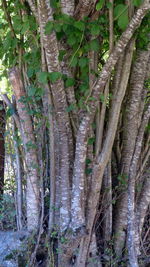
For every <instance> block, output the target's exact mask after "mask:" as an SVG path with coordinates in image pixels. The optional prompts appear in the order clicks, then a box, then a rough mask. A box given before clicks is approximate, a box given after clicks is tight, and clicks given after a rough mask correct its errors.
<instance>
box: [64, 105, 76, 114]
mask: <svg viewBox="0 0 150 267" xmlns="http://www.w3.org/2000/svg"><path fill="white" fill-rule="evenodd" d="M72 110H75V106H74V104H71V105H70V106H68V107H67V108H66V111H67V112H70V111H72Z"/></svg>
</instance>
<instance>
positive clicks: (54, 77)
mask: <svg viewBox="0 0 150 267" xmlns="http://www.w3.org/2000/svg"><path fill="white" fill-rule="evenodd" d="M61 76H62V74H61V73H60V72H57V71H54V72H51V73H49V74H48V77H49V79H50V81H51V82H52V83H55V82H56V81H57V80H59V79H60V78H61Z"/></svg>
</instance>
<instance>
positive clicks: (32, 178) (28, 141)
mask: <svg viewBox="0 0 150 267" xmlns="http://www.w3.org/2000/svg"><path fill="white" fill-rule="evenodd" d="M9 80H10V83H11V85H12V88H13V91H14V94H15V97H16V103H17V110H18V114H19V118H20V123H21V128H22V131H21V134H22V140H23V144H24V149H25V161H26V167H27V196H26V201H27V226H28V230H37V228H38V225H39V173H38V158H37V151H36V143H35V136H34V130H33V126H32V120H31V117H30V115H29V113H28V106H27V105H26V104H25V103H23V100H22V99H21V97H25V96H26V93H25V91H24V88H23V84H22V81H21V77H20V73H19V71H18V69H17V68H14V69H12V70H11V71H10V74H9Z"/></svg>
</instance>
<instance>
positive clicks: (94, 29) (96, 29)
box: [90, 24, 101, 35]
mask: <svg viewBox="0 0 150 267" xmlns="http://www.w3.org/2000/svg"><path fill="white" fill-rule="evenodd" d="M100 31H101V27H100V25H98V24H93V25H91V29H90V33H91V34H92V35H99V34H100Z"/></svg>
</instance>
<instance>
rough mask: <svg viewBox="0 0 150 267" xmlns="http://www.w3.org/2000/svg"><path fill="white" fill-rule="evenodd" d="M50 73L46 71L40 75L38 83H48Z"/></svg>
mask: <svg viewBox="0 0 150 267" xmlns="http://www.w3.org/2000/svg"><path fill="white" fill-rule="evenodd" d="M47 78H48V73H47V72H46V71H42V72H40V73H38V81H39V82H40V83H47Z"/></svg>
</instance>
